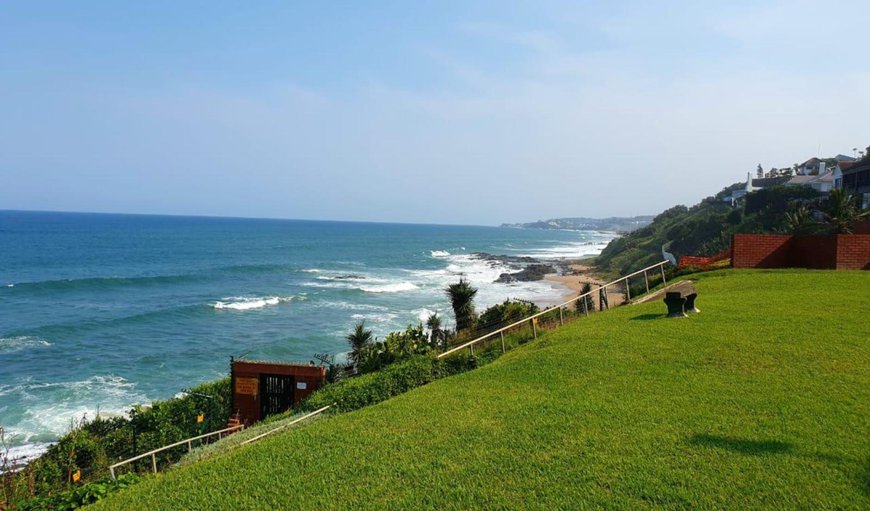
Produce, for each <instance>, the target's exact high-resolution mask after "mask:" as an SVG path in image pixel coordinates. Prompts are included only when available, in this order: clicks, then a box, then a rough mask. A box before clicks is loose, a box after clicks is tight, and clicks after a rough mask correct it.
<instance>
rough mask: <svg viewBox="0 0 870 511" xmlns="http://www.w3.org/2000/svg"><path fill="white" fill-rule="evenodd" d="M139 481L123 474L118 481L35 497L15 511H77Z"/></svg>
mask: <svg viewBox="0 0 870 511" xmlns="http://www.w3.org/2000/svg"><path fill="white" fill-rule="evenodd" d="M140 480H141V477H139V476H138V475H136V474H124V475H122V476H119V477H118V479H111V478H106V479H103V480H100V481H95V482H92V483H88V484H84V485H82V486H79V487H78V488H75V489H74V490H69V491H65V492H63V493H58V494H56V495H52V496H49V497H37V498H34V499H30V500H27V501H24V502H21V503H19V504H18V505H17V506H16V507H15V509H16V510H17V511H66V510H69V509H78V508H80V507H83V506H86V505H88V504H93V503H94V502H96V501H98V500H101V499H103V498H105V497H106V496H107V495H109V494H110V493H113V492H116V491H118V490H120V489H122V488H126V487H127V486H130V485H133V484H136V483H138V482H139V481H140Z"/></svg>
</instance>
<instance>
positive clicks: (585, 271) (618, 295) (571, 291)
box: [544, 259, 625, 309]
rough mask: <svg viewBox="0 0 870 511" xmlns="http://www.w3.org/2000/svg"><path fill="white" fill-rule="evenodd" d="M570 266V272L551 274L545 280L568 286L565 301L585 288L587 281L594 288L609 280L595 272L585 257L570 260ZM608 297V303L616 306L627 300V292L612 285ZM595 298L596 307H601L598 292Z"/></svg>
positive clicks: (608, 290)
mask: <svg viewBox="0 0 870 511" xmlns="http://www.w3.org/2000/svg"><path fill="white" fill-rule="evenodd" d="M568 268H569V273H567V274H565V275H557V274H550V275H547V276H546V277H544V280H547V281H550V282H556V283H559V284H561V285H563V286H565V287H566V288H567V289H566V292H565V295H564V296H563V297H562V298H563V299H562V301H563V302H565V301H568V300H570V299H572V298H574V297H576V296H577V295H579V294H580V290H581V289H582V288H583V284H584V283H586V282H589V283H590V284H592V288H593V289H595V287H596V286H599V285H601V284H604V283H606V282H607V281H606V280H604V279H602V278H601V277H600V276H599V275H597V274H596V273H595V268H593V267H592V266H591V265H589V264H588V263H587V262H586V261H585V260H584V259H579V260H576V261H572V262H570V263H569V264H568ZM607 298H608V303H609V304H610V305H611V306H616V305H619V304H621V303H622V302H623V301H624V300H625V293H624V291H623V290H622V289H619V288H618V287H617V286H611V287H609V288H608V289H607ZM593 300H594V301H595V308H596V309H597V308H599V307H598V293H595V294H594V296H593Z"/></svg>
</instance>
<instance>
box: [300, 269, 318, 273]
mask: <svg viewBox="0 0 870 511" xmlns="http://www.w3.org/2000/svg"><path fill="white" fill-rule="evenodd" d="M302 271H304V272H305V273H320V272H322V271H323V270H318V269H317V268H308V269H306V270H302Z"/></svg>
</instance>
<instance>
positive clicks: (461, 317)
mask: <svg viewBox="0 0 870 511" xmlns="http://www.w3.org/2000/svg"><path fill="white" fill-rule="evenodd" d="M444 291H445V293H447V297H448V298H449V299H450V306H451V307H452V308H453V316H454V317H455V318H456V333H457V334H458V333H459V332H462V331H465V330H468V329H470V328H471V327H473V326H474V321H475V319H476V316H475V312H474V297H475V295H477V289H475V288H474V287H473V286H472V285H471V284H470V283H469V282H468V281H467V280H465V279H463V278H460V279H459V282H458V283H456V284H450V285H449V286H447V288H446V289H445V290H444Z"/></svg>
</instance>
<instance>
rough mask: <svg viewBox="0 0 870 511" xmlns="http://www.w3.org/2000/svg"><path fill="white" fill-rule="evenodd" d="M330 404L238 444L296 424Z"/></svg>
mask: <svg viewBox="0 0 870 511" xmlns="http://www.w3.org/2000/svg"><path fill="white" fill-rule="evenodd" d="M333 404H334V403H333ZM332 406H333V405H326V406H324V407H323V408H320V409H318V410H314V411H313V412H311V413H309V414H307V415H304V416H302V417H299V418H298V419H294V420H292V421H290V422H289V423H287V424H282V425H280V426H278V427H277V428H274V429H270V430H269V431H267V432H265V433H262V434H260V435H257V436H255V437H253V438H249V439H247V440H245V441H244V442H242V443H240V444H239V445H248V444H249V443H251V442H256V441H257V440H259V439H261V438H263V437H264V436H267V435H271V434H272V433H274V432H276V431H280V430H282V429H285V428H289V427H290V426H292V425H294V424H296V423H298V422H302V421H304V420H305V419H307V418H309V417H314V416H315V415H317V414H319V413H321V412H325V411H326V410H328V409H329V408H331V407H332Z"/></svg>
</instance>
